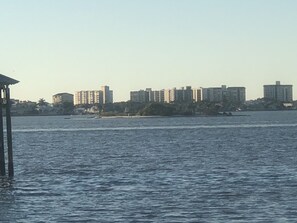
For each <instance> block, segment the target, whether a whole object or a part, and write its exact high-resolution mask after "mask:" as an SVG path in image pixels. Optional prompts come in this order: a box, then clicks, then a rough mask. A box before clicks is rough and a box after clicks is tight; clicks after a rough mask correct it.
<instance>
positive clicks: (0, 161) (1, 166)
mask: <svg viewBox="0 0 297 223" xmlns="http://www.w3.org/2000/svg"><path fill="white" fill-rule="evenodd" d="M18 82H19V81H17V80H14V79H12V78H10V77H7V76H4V75H2V74H0V176H5V174H6V173H5V172H6V171H5V146H4V133H3V132H4V131H3V114H2V109H3V107H4V103H3V102H4V101H3V99H4V98H3V93H4V96H5V108H6V112H5V113H6V130H7V131H6V133H7V137H6V138H7V140H6V141H7V160H8V176H9V177H13V175H14V170H13V153H12V130H11V111H10V106H11V102H10V90H9V85H12V84H16V83H18Z"/></svg>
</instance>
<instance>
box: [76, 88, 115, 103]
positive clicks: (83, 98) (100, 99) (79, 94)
mask: <svg viewBox="0 0 297 223" xmlns="http://www.w3.org/2000/svg"><path fill="white" fill-rule="evenodd" d="M102 89H103V90H104V91H103V90H102V91H101V90H93V91H76V92H75V101H74V104H75V105H94V104H106V103H113V92H112V91H111V90H109V87H108V86H104V87H102ZM104 99H105V100H104Z"/></svg>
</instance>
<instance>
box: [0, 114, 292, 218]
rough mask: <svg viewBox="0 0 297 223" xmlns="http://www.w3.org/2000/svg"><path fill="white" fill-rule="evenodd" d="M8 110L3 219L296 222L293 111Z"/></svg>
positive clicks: (0, 203)
mask: <svg viewBox="0 0 297 223" xmlns="http://www.w3.org/2000/svg"><path fill="white" fill-rule="evenodd" d="M239 114H247V115H248V116H235V117H180V118H108V119H105V118H104V119H103V118H102V119H95V118H92V117H90V118H86V117H79V116H73V117H67V119H65V117H13V120H12V121H13V145H14V160H15V177H14V179H12V180H11V179H7V178H2V179H0V222H296V221H297V212H296V210H297V165H296V164H297V136H296V133H297V112H296V111H290V112H250V113H239Z"/></svg>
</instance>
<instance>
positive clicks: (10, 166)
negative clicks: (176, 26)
mask: <svg viewBox="0 0 297 223" xmlns="http://www.w3.org/2000/svg"><path fill="white" fill-rule="evenodd" d="M5 92H6V95H5V96H6V128H7V149H8V153H7V154H8V176H9V177H13V175H14V171H13V153H12V131H11V114H10V90H9V87H8V86H7V87H6V88H5Z"/></svg>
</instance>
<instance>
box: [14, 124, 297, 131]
mask: <svg viewBox="0 0 297 223" xmlns="http://www.w3.org/2000/svg"><path fill="white" fill-rule="evenodd" d="M296 126H297V123H295V124H240V125H195V126H142V127H139V126H138V127H109V128H105V127H98V128H51V129H41V128H38V129H14V130H13V132H29V133H30V132H81V131H130V130H169V129H217V128H221V129H228V128H271V127H296Z"/></svg>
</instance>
